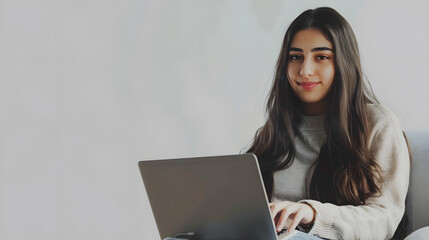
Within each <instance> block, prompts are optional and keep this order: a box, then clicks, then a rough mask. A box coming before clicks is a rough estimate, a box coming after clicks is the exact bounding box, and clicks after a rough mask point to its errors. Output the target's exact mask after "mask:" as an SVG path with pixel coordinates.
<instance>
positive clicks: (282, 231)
mask: <svg viewBox="0 0 429 240" xmlns="http://www.w3.org/2000/svg"><path fill="white" fill-rule="evenodd" d="M286 231H287V229H286V228H283V229H282V230H281V231H280V232H278V233H277V236H279V235H281V234H283V233H284V232H286Z"/></svg>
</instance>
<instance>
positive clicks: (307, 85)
mask: <svg viewBox="0 0 429 240" xmlns="http://www.w3.org/2000/svg"><path fill="white" fill-rule="evenodd" d="M298 84H299V85H300V86H301V87H302V88H303V89H304V90H311V89H313V88H315V87H316V86H317V85H318V84H319V82H299V83H298Z"/></svg>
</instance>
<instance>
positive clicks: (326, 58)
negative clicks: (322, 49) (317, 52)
mask: <svg viewBox="0 0 429 240" xmlns="http://www.w3.org/2000/svg"><path fill="white" fill-rule="evenodd" d="M316 59H317V60H328V59H329V57H328V56H323V55H321V56H317V57H316Z"/></svg>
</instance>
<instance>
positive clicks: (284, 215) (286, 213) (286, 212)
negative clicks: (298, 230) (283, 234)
mask: <svg viewBox="0 0 429 240" xmlns="http://www.w3.org/2000/svg"><path fill="white" fill-rule="evenodd" d="M294 212H295V207H294V205H287V206H285V208H284V209H283V210H282V212H281V214H280V218H279V219H278V221H277V224H276V226H277V231H279V232H280V231H281V230H282V229H283V228H284V227H286V226H288V225H289V224H286V223H287V222H286V221H287V220H288V219H289V218H290V216H291V214H293V213H294Z"/></svg>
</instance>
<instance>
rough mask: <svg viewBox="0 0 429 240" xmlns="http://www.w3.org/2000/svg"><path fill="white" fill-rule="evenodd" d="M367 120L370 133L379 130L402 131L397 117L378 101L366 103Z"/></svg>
mask: <svg viewBox="0 0 429 240" xmlns="http://www.w3.org/2000/svg"><path fill="white" fill-rule="evenodd" d="M367 109H368V117H369V118H368V122H369V127H370V129H371V133H372V135H374V134H377V132H380V131H383V132H384V131H393V132H398V133H401V132H402V128H401V125H400V122H399V119H398V117H397V116H396V115H395V114H394V113H393V111H392V110H390V109H389V108H388V107H386V106H383V105H381V104H378V103H372V104H368V105H367Z"/></svg>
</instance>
